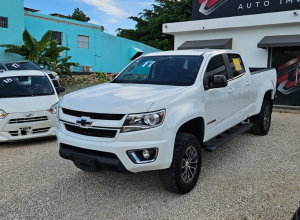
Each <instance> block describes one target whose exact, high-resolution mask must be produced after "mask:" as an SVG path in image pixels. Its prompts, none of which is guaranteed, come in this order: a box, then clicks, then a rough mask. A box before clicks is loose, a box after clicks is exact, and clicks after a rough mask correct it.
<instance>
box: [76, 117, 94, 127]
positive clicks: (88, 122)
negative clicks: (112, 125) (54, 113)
mask: <svg viewBox="0 0 300 220" xmlns="http://www.w3.org/2000/svg"><path fill="white" fill-rule="evenodd" d="M93 122H94V121H92V120H91V118H87V117H81V118H79V119H77V121H76V124H78V125H80V126H81V127H90V126H92V124H93Z"/></svg>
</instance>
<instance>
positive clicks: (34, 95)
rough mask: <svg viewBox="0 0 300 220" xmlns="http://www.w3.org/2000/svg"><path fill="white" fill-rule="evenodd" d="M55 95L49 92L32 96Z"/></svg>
mask: <svg viewBox="0 0 300 220" xmlns="http://www.w3.org/2000/svg"><path fill="white" fill-rule="evenodd" d="M51 94H53V93H51V92H48V93H35V94H32V96H43V95H51Z"/></svg>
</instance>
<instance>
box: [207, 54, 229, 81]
mask: <svg viewBox="0 0 300 220" xmlns="http://www.w3.org/2000/svg"><path fill="white" fill-rule="evenodd" d="M214 75H223V76H225V77H226V79H227V80H228V79H229V78H228V72H227V70H226V66H225V62H224V59H223V56H222V55H217V56H214V57H213V58H211V60H210V61H209V64H208V66H207V69H206V73H205V77H206V78H209V77H211V76H214Z"/></svg>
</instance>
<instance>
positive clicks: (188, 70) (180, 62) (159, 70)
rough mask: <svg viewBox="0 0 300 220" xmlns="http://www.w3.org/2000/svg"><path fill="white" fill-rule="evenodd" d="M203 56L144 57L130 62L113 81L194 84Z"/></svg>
mask: <svg viewBox="0 0 300 220" xmlns="http://www.w3.org/2000/svg"><path fill="white" fill-rule="evenodd" d="M202 61H203V57H202V56H156V57H142V58H140V59H138V60H136V61H134V62H133V63H132V64H130V65H129V66H128V67H127V68H126V69H125V70H124V71H123V72H122V73H121V74H120V75H119V76H118V77H117V78H116V79H114V80H113V81H112V83H139V84H159V85H178V86H189V85H193V84H194V82H195V80H196V77H197V75H198V71H199V68H200V66H201V63H202Z"/></svg>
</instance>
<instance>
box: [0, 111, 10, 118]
mask: <svg viewBox="0 0 300 220" xmlns="http://www.w3.org/2000/svg"><path fill="white" fill-rule="evenodd" d="M7 115H8V113H6V112H5V111H3V110H2V109H0V119H4V118H5V117H6V116H7Z"/></svg>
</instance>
